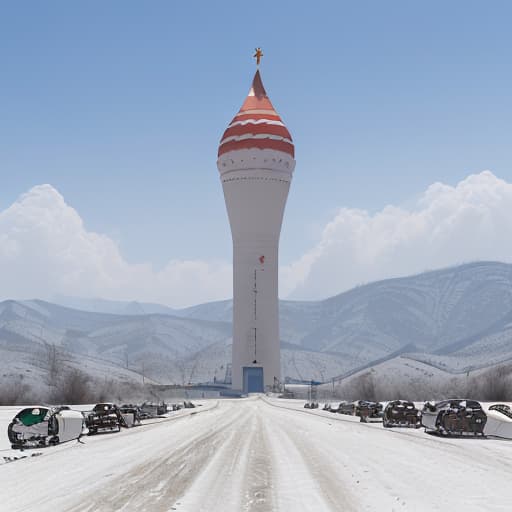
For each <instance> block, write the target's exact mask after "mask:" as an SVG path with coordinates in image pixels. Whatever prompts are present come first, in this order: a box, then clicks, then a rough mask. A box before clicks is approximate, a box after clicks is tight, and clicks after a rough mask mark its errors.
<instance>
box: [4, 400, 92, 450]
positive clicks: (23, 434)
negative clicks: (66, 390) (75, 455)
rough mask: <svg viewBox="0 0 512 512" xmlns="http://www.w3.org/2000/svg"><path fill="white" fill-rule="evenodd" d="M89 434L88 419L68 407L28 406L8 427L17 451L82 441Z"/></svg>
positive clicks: (8, 432) (10, 439)
mask: <svg viewBox="0 0 512 512" xmlns="http://www.w3.org/2000/svg"><path fill="white" fill-rule="evenodd" d="M84 432H85V425H84V417H83V416H82V413H81V412H79V411H72V410H71V409H70V408H69V407H67V406H60V407H46V406H37V407H27V408H26V409H22V410H21V411H20V412H19V413H18V414H16V416H15V417H14V419H13V420H12V421H11V423H10V424H9V426H8V427H7V435H8V437H9V441H10V442H11V446H12V448H14V449H22V448H35V447H38V448H39V447H43V446H51V445H56V444H59V443H65V442H66V441H71V440H73V439H78V438H79V437H80V436H81V435H82V433H84Z"/></svg>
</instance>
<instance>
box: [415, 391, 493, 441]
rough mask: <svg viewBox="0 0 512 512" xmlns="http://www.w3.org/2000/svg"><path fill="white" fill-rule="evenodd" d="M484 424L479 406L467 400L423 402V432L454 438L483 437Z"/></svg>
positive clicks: (474, 401)
mask: <svg viewBox="0 0 512 512" xmlns="http://www.w3.org/2000/svg"><path fill="white" fill-rule="evenodd" d="M486 422H487V415H486V414H485V412H484V410H483V408H482V406H481V404H480V403H479V402H477V401H476V400H467V399H452V400H443V401H441V402H435V403H434V402H425V405H424V406H423V410H422V418H421V424H422V425H423V426H424V427H425V432H428V433H432V434H440V435H444V436H455V437H457V436H458V437H461V436H483V435H484V427H485V424H486Z"/></svg>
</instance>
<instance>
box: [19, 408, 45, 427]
mask: <svg viewBox="0 0 512 512" xmlns="http://www.w3.org/2000/svg"><path fill="white" fill-rule="evenodd" d="M47 414H48V409H45V408H44V407H36V408H33V409H23V411H21V412H20V413H19V414H18V416H17V417H18V419H19V420H20V421H21V422H22V423H23V425H25V426H26V427H30V426H31V425H35V424H36V423H41V422H42V421H44V420H45V418H46V415H47Z"/></svg>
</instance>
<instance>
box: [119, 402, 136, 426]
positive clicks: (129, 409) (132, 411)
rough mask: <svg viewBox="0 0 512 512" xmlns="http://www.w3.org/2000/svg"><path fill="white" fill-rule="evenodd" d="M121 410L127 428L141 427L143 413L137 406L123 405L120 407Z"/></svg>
mask: <svg viewBox="0 0 512 512" xmlns="http://www.w3.org/2000/svg"><path fill="white" fill-rule="evenodd" d="M119 410H120V411H121V415H122V416H123V419H124V422H125V424H126V426H127V427H135V426H136V425H140V420H141V412H140V408H139V407H138V406H137V405H133V404H123V405H122V406H121V407H119Z"/></svg>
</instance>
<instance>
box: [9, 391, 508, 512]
mask: <svg viewBox="0 0 512 512" xmlns="http://www.w3.org/2000/svg"><path fill="white" fill-rule="evenodd" d="M303 403H304V402H298V401H286V400H278V399H271V398H266V397H262V398H258V397H251V398H248V399H243V400H219V401H213V400H212V401H205V402H204V405H203V406H202V407H200V408H197V409H192V410H185V411H180V414H179V415H175V416H171V418H172V419H170V420H168V421H161V422H159V423H156V424H151V425H146V426H142V427H137V428H134V429H131V430H125V431H123V432H121V433H120V434H105V435H98V436H93V437H87V438H85V439H84V444H80V443H77V442H71V443H69V444H67V445H66V444H65V445H61V446H58V447H56V448H48V449H45V450H39V451H40V452H42V453H43V455H42V456H39V457H33V458H31V457H28V458H26V459H22V460H19V461H16V462H13V463H8V464H2V465H0V482H1V485H0V510H8V511H10V512H16V511H26V510H38V511H40V512H43V511H46V510H48V511H50V510H51V511H52V512H53V511H55V510H58V511H63V512H65V511H84V512H86V511H91V512H92V511H117V510H137V511H152V512H158V511H170V510H178V511H182V512H200V511H204V512H215V511H222V512H230V511H236V512H239V511H256V512H258V511H260V512H263V511H274V510H275V511H287V512H288V511H289V512H291V511H293V512H295V511H297V512H299V511H314V512H321V511H341V510H342V511H364V510H368V511H373V510H375V511H377V510H378V511H399V510H400V511H435V510H452V509H455V510H457V509H459V508H462V509H463V510H465V511H482V510H485V511H508V510H510V502H511V501H512V487H511V486H510V474H511V472H512V443H510V442H507V441H500V440H494V439H443V438H438V437H433V436H429V435H426V434H424V433H423V432H422V431H420V430H410V429H403V430H399V429H384V428H382V426H381V425H379V424H360V423H359V422H358V421H357V419H356V418H352V417H345V416H341V415H337V414H336V415H335V414H330V413H327V412H323V411H317V410H314V411H310V410H304V409H303V408H302V406H303ZM16 410H17V408H16V409H13V408H0V442H1V445H0V449H1V450H5V451H2V452H1V453H2V454H3V455H6V454H11V453H12V452H11V451H10V450H8V443H7V444H6V426H7V423H8V421H9V420H10V419H11V418H12V416H13V415H14V413H15V412H16ZM24 453H26V454H27V455H30V451H29V450H27V451H26V452H24ZM18 455H19V453H18Z"/></svg>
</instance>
